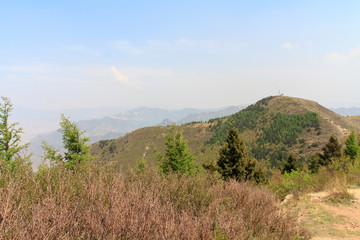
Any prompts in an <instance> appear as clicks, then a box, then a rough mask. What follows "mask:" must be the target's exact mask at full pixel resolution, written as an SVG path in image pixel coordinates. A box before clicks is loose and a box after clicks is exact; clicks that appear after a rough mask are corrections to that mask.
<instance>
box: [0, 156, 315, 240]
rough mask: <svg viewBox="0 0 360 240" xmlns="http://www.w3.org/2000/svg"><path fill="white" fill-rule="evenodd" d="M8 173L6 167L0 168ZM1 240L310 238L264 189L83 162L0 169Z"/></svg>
mask: <svg viewBox="0 0 360 240" xmlns="http://www.w3.org/2000/svg"><path fill="white" fill-rule="evenodd" d="M6 169H7V168H6ZM0 174H1V176H0V237H1V238H3V239H63V238H65V239H214V238H220V239H309V238H310V236H309V233H308V232H307V231H305V230H304V229H303V228H302V227H301V226H297V224H296V221H297V217H296V216H295V215H293V214H290V213H283V212H281V210H280V208H279V204H278V201H277V198H276V197H275V195H274V194H272V193H271V192H270V191H269V190H268V189H267V188H266V187H259V186H254V185H252V184H250V183H246V182H245V183H239V182H236V181H229V182H223V181H221V180H219V179H218V178H217V177H216V176H214V175H209V174H198V175H184V174H175V173H169V175H168V176H167V177H164V176H163V175H162V174H161V173H159V171H157V169H153V168H150V167H149V168H145V169H144V170H143V171H142V172H140V173H139V172H135V171H134V170H129V171H127V172H123V173H118V172H115V170H114V168H113V167H112V166H107V167H106V166H98V165H96V164H95V163H91V162H84V163H81V164H78V165H76V166H75V169H74V171H68V170H67V169H66V168H65V166H64V165H56V166H54V167H49V166H42V167H41V169H39V171H38V172H37V173H36V174H34V173H32V172H24V173H21V174H17V175H14V173H12V172H10V171H3V169H1V171H0Z"/></svg>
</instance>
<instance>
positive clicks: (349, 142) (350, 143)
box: [344, 131, 359, 160]
mask: <svg viewBox="0 0 360 240" xmlns="http://www.w3.org/2000/svg"><path fill="white" fill-rule="evenodd" d="M358 151H359V146H358V143H357V141H356V136H355V132H354V131H351V133H350V135H349V137H348V138H347V139H346V143H345V149H344V153H345V155H347V156H349V157H350V159H351V160H354V159H355V158H356V156H357V154H358Z"/></svg>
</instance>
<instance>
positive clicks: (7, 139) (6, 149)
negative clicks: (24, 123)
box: [0, 97, 30, 167]
mask: <svg viewBox="0 0 360 240" xmlns="http://www.w3.org/2000/svg"><path fill="white" fill-rule="evenodd" d="M1 100H2V102H0V159H3V160H5V161H6V163H7V164H8V165H9V166H10V167H15V166H14V164H15V163H16V162H19V161H24V160H25V161H27V160H28V158H29V157H30V156H24V157H21V156H20V153H21V152H22V150H25V149H26V148H27V147H28V145H27V144H25V145H22V144H21V136H20V134H21V133H23V131H22V128H17V125H18V123H10V122H9V117H10V115H11V111H12V110H13V108H12V104H11V102H10V99H8V98H6V97H1Z"/></svg>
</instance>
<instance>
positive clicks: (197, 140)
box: [92, 96, 360, 167]
mask: <svg viewBox="0 0 360 240" xmlns="http://www.w3.org/2000/svg"><path fill="white" fill-rule="evenodd" d="M359 119H360V118H359V117H343V116H340V115H338V114H336V113H334V112H333V111H331V110H329V109H327V108H325V107H323V106H321V105H319V104H318V103H316V102H314V101H310V100H305V99H300V98H294V97H287V96H275V97H267V98H264V99H262V100H260V101H258V102H257V103H255V104H253V105H250V106H249V107H247V108H246V109H243V110H241V111H239V112H237V113H235V114H232V115H229V116H226V117H221V118H215V119H211V120H209V121H208V122H207V123H191V124H184V125H181V126H178V127H177V128H178V130H181V131H182V132H183V136H184V137H185V138H186V139H187V141H188V145H189V147H190V149H191V150H192V153H193V154H194V155H195V156H196V159H197V161H198V162H200V163H203V162H206V161H212V160H215V159H217V153H218V149H219V146H221V145H222V144H223V141H224V138H225V136H226V132H227V130H228V129H229V127H230V125H231V124H232V123H233V122H234V123H235V126H236V127H237V128H238V130H239V133H240V136H241V137H242V138H244V139H245V141H246V143H247V145H248V148H249V150H250V154H251V155H252V156H253V157H255V158H256V159H258V160H260V161H262V162H264V163H265V164H266V165H268V166H269V167H277V166H281V165H282V164H283V162H284V161H285V159H286V158H287V156H288V154H289V153H290V152H291V153H293V154H294V155H295V156H296V157H298V158H300V159H301V160H302V161H305V160H306V159H307V158H308V157H309V156H310V155H311V154H313V153H315V152H317V151H320V150H321V147H322V146H323V145H324V144H325V143H326V142H327V141H328V139H329V137H330V136H331V135H335V136H336V137H337V138H338V139H339V141H340V142H341V141H343V140H344V138H345V137H346V136H347V135H348V134H349V133H350V131H351V130H352V129H355V130H356V131H360V124H359ZM168 130H169V128H168V127H162V126H157V127H146V128H142V129H138V130H136V131H133V132H132V133H129V134H127V135H125V136H123V137H120V138H118V139H115V140H106V141H100V142H98V143H95V144H94V145H93V147H92V153H93V154H94V155H96V156H98V158H99V159H101V160H102V161H115V162H116V163H117V164H118V165H119V166H121V167H123V166H133V165H134V164H135V163H136V162H137V161H139V160H141V159H145V160H146V161H147V162H148V163H150V164H154V163H155V156H154V152H153V149H154V148H157V149H158V150H159V151H163V150H164V148H165V144H164V136H165V135H166V133H167V132H168Z"/></svg>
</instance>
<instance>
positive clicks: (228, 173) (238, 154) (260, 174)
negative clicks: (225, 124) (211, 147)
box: [217, 124, 267, 183]
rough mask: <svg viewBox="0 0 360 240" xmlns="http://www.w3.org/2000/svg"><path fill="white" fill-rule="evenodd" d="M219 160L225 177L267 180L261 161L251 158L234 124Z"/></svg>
mask: <svg viewBox="0 0 360 240" xmlns="http://www.w3.org/2000/svg"><path fill="white" fill-rule="evenodd" d="M219 154H220V157H219V160H218V161H217V166H218V171H219V173H220V174H221V175H222V176H223V177H224V178H225V179H229V178H234V179H236V180H238V181H247V180H250V181H255V182H258V183H260V182H266V180H267V178H266V175H265V173H264V171H263V169H262V167H261V166H260V165H259V163H258V162H257V161H256V160H255V159H251V158H249V154H248V151H247V149H246V145H245V142H244V141H243V140H242V139H240V138H239V133H238V131H237V129H236V128H235V125H234V124H233V125H232V127H231V129H230V130H229V131H228V135H227V138H226V140H225V145H224V146H223V147H222V148H221V149H220V152H219Z"/></svg>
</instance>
